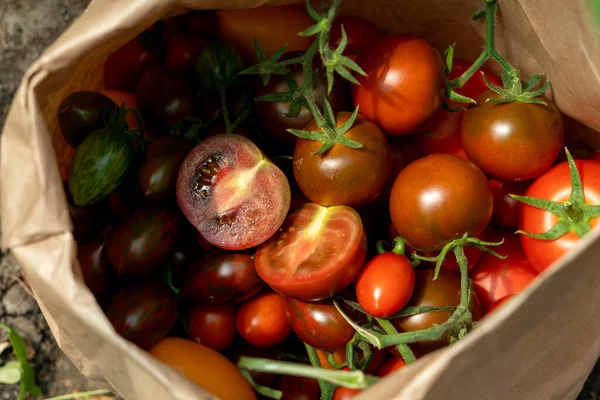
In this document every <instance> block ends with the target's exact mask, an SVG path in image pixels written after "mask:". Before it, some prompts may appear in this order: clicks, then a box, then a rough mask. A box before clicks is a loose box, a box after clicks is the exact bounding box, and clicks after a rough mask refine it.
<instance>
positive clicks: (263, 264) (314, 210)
mask: <svg viewBox="0 0 600 400" xmlns="http://www.w3.org/2000/svg"><path fill="white" fill-rule="evenodd" d="M366 252H367V238H366V235H365V232H364V229H363V226H362V222H361V219H360V216H359V215H358V213H356V211H354V210H353V209H351V208H350V207H346V206H337V207H330V208H327V207H322V206H319V205H316V204H306V205H303V206H301V207H300V208H298V209H297V210H296V211H294V212H293V213H291V214H290V215H289V216H288V217H287V218H286V220H285V222H284V223H283V226H282V228H281V229H280V230H279V231H278V232H277V233H275V234H274V235H273V236H272V237H271V238H270V239H269V240H268V241H267V242H265V243H263V244H262V245H261V246H260V247H259V248H258V250H257V251H256V256H255V258H254V263H255V265H256V272H258V275H260V277H261V278H262V279H263V280H264V281H265V282H266V283H267V284H268V285H269V286H270V287H271V288H273V289H274V290H276V291H277V292H279V293H281V294H283V295H284V296H290V297H294V298H297V299H301V300H306V301H310V300H320V299H324V298H327V297H329V296H332V295H334V294H336V293H339V292H340V291H342V290H344V289H345V288H346V287H347V286H348V285H349V284H350V283H351V282H352V281H353V280H354V278H355V277H356V275H357V274H358V272H359V271H360V268H361V267H362V265H363V262H364V260H365V256H366Z"/></svg>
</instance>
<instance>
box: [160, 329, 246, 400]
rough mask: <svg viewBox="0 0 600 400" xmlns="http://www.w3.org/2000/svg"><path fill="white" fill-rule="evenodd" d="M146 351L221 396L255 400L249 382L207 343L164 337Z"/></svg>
mask: <svg viewBox="0 0 600 400" xmlns="http://www.w3.org/2000/svg"><path fill="white" fill-rule="evenodd" d="M148 352H149V353H150V355H152V356H153V357H154V358H156V359H158V360H160V361H162V362H163V363H165V364H167V365H169V366H171V367H173V368H175V369H176V370H177V371H179V372H180V373H181V374H182V375H183V376H185V377H186V378H188V379H189V380H191V381H192V382H194V383H196V384H198V385H199V386H202V387H203V388H204V389H206V390H207V391H208V392H210V393H212V394H214V395H215V396H217V397H218V398H220V399H222V400H256V395H255V394H254V390H252V386H250V384H249V383H248V381H247V380H246V378H244V376H243V375H242V374H241V373H240V371H239V370H238V369H237V367H236V366H235V365H234V364H233V363H232V362H231V361H229V360H228V359H227V358H226V357H225V356H223V355H222V354H220V353H219V352H217V351H215V350H213V349H211V348H210V347H206V346H202V345H201V344H198V343H196V342H194V341H191V340H186V339H180V338H176V337H168V338H165V339H163V340H161V341H160V342H158V343H157V344H156V345H155V346H154V347H152V348H151V349H150V350H148Z"/></svg>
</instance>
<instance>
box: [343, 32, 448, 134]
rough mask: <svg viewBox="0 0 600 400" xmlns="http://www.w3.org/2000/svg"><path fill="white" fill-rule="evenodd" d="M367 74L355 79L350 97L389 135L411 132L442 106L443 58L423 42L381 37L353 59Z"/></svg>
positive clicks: (398, 37) (406, 38) (401, 36)
mask: <svg viewBox="0 0 600 400" xmlns="http://www.w3.org/2000/svg"><path fill="white" fill-rule="evenodd" d="M356 62H357V63H358V65H360V66H361V67H362V69H363V70H364V71H365V72H366V73H367V75H368V76H366V77H365V76H361V75H358V76H357V79H358V81H359V82H360V85H355V86H354V87H353V92H352V98H353V100H354V104H355V105H359V106H360V112H361V114H362V115H364V116H365V117H366V118H367V119H369V120H371V121H373V122H375V123H376V124H377V125H379V127H380V128H381V129H383V131H384V132H386V133H387V134H389V135H408V134H411V133H414V132H415V130H416V129H417V128H419V127H420V126H421V125H422V124H423V123H425V122H426V121H427V120H428V119H429V118H430V117H431V116H432V115H433V114H434V113H435V112H436V111H437V110H438V108H439V107H440V106H441V104H442V101H443V96H444V86H445V74H444V65H443V63H442V57H441V56H440V54H439V53H438V52H437V50H436V49H435V48H433V47H432V46H431V45H430V44H429V43H428V42H426V41H425V40H423V39H421V38H418V37H415V36H409V35H396V36H385V37H382V38H381V39H379V40H378V41H377V42H375V43H374V44H373V45H372V46H369V47H367V48H366V49H365V50H364V51H363V52H362V53H361V54H359V56H358V58H357V59H356Z"/></svg>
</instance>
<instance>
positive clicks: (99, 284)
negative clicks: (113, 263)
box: [77, 240, 110, 303]
mask: <svg viewBox="0 0 600 400" xmlns="http://www.w3.org/2000/svg"><path fill="white" fill-rule="evenodd" d="M77 259H78V260H79V265H80V267H81V272H82V274H83V279H84V281H85V284H86V285H87V287H88V288H89V289H90V291H91V292H92V294H93V295H94V297H96V300H97V301H98V303H102V302H103V301H104V299H106V295H107V294H108V290H109V278H110V275H109V274H110V264H109V263H108V257H106V246H105V244H104V242H102V241H100V240H92V241H87V242H79V243H78V244H77Z"/></svg>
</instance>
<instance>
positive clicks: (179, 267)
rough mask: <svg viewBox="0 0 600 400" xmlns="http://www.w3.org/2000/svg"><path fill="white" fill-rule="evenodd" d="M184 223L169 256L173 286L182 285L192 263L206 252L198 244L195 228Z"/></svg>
mask: <svg viewBox="0 0 600 400" xmlns="http://www.w3.org/2000/svg"><path fill="white" fill-rule="evenodd" d="M184 225H185V227H184V228H183V232H182V234H181V236H180V238H181V239H180V240H178V241H177V243H176V244H175V249H174V250H173V253H172V254H171V257H170V258H169V262H170V263H171V278H172V280H173V285H175V287H182V286H183V283H184V282H185V278H186V277H187V275H188V273H189V272H190V269H191V268H192V265H194V264H195V263H196V262H197V261H198V260H200V258H201V257H202V255H203V254H204V253H206V250H205V249H203V248H202V247H201V246H199V245H198V240H197V237H196V235H197V231H196V229H195V228H194V227H193V226H191V225H189V224H184Z"/></svg>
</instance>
